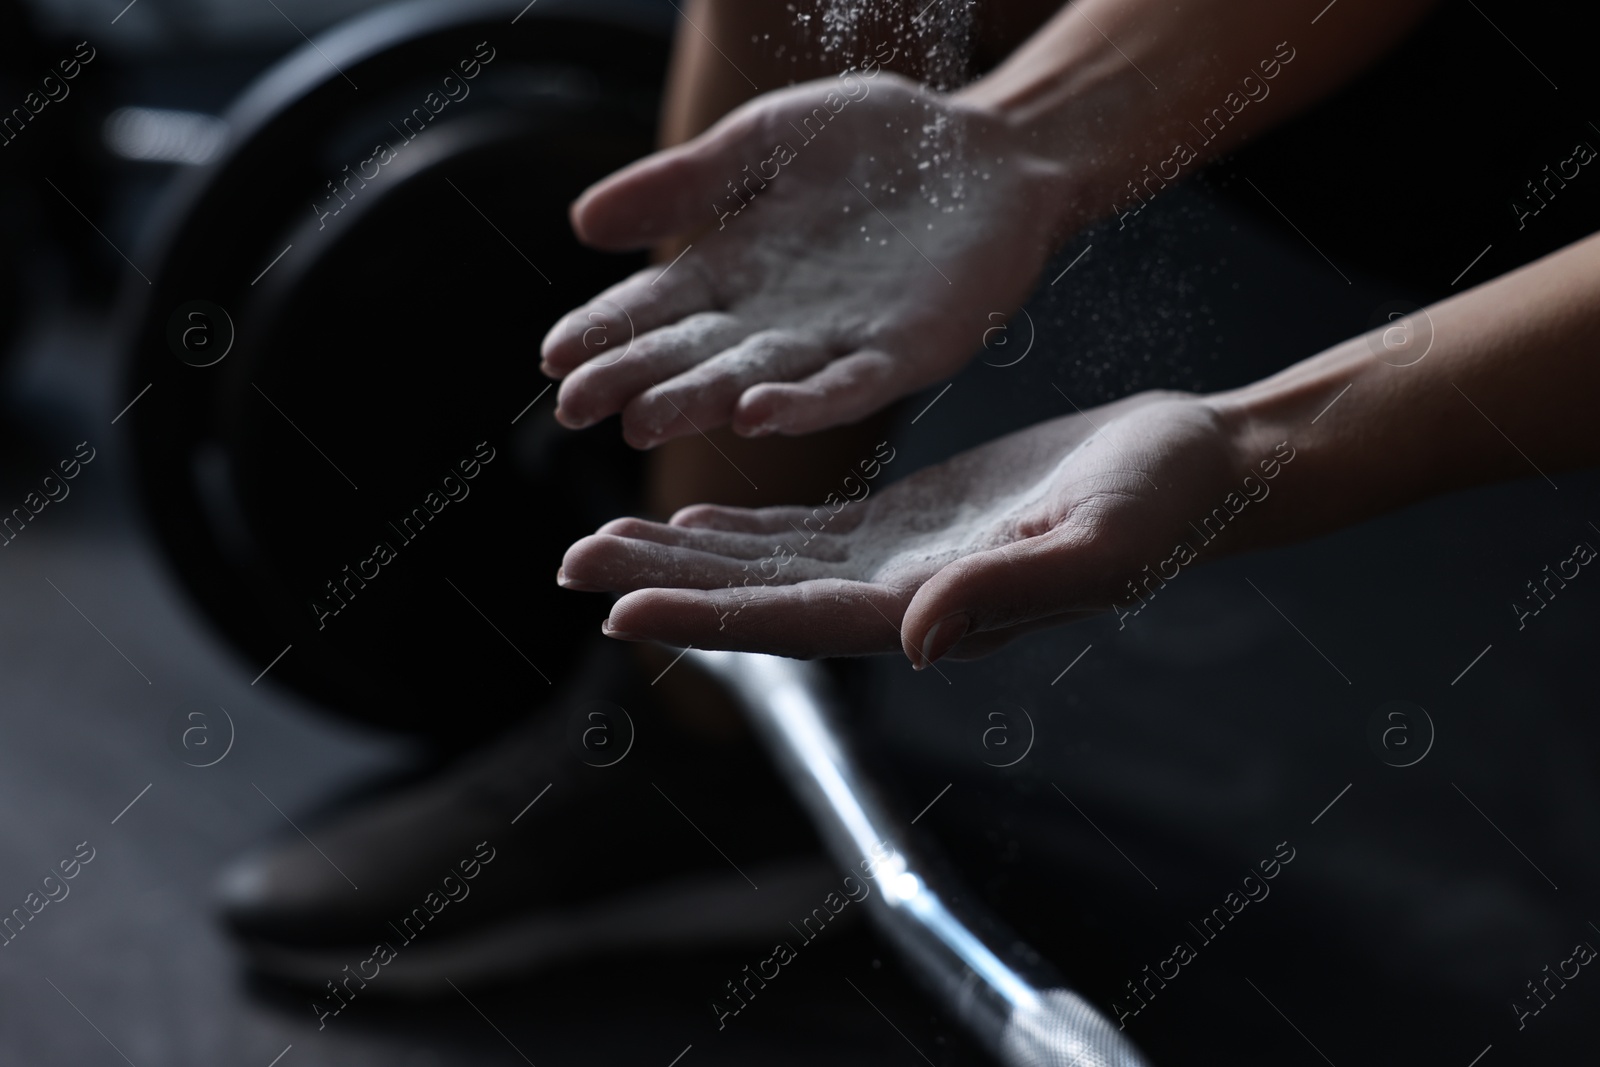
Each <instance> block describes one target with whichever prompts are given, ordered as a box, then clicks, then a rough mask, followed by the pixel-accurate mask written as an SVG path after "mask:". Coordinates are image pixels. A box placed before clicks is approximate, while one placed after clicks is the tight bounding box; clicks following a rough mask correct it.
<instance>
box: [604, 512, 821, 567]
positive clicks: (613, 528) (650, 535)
mask: <svg viewBox="0 0 1600 1067" xmlns="http://www.w3.org/2000/svg"><path fill="white" fill-rule="evenodd" d="M595 532H596V533H599V534H606V535H609V536H611V537H623V538H628V539H630V540H634V541H654V542H655V543H656V544H659V545H676V546H678V547H680V548H692V549H695V550H696V551H699V552H710V553H712V554H714V555H718V556H727V557H728V558H730V559H739V560H768V559H774V560H779V561H782V560H786V559H787V558H789V557H792V556H799V555H804V556H810V557H811V558H812V559H821V560H827V561H830V562H837V561H839V560H843V559H844V558H845V551H844V546H843V545H841V544H840V543H839V541H838V540H837V539H836V538H826V539H817V538H813V539H812V540H810V541H809V542H808V541H807V540H805V539H804V538H803V537H797V536H796V535H795V532H794V531H780V532H779V533H777V534H772V535H767V534H760V533H740V532H736V531H728V530H714V529H693V528H691V527H685V526H669V525H667V524H666V523H660V522H648V521H646V520H644V519H632V518H625V519H612V520H611V521H610V522H608V523H606V524H605V525H604V526H602V527H600V529H599V530H597V531H595Z"/></svg>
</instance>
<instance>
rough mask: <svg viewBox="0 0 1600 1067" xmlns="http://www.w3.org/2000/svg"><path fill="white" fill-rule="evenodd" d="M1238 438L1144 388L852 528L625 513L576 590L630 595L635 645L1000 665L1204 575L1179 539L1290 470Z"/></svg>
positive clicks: (805, 521) (577, 552) (1051, 425)
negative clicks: (1025, 637)
mask: <svg viewBox="0 0 1600 1067" xmlns="http://www.w3.org/2000/svg"><path fill="white" fill-rule="evenodd" d="M1235 440H1236V434H1235V432H1234V431H1233V430H1231V429H1230V428H1229V427H1228V425H1227V424H1226V423H1225V422H1224V420H1223V418H1222V417H1221V416H1219V415H1218V413H1217V411H1216V410H1215V409H1214V408H1213V407H1212V406H1211V405H1210V404H1209V403H1208V402H1206V401H1204V400H1201V399H1199V398H1194V397H1188V396H1183V395H1181V394H1172V393H1165V394H1143V395H1140V396H1135V397H1130V398H1128V399H1126V400H1122V401H1118V402H1116V403H1114V404H1108V405H1106V406H1104V407H1100V408H1095V409H1093V410H1091V411H1089V412H1087V413H1084V414H1081V415H1072V416H1068V417H1065V418H1060V419H1055V420H1053V421H1051V422H1045V423H1040V424H1039V425H1036V426H1033V427H1030V428H1028V429H1026V430H1022V431H1020V432H1018V433H1014V434H1011V435H1009V436H1007V437H1003V438H1000V439H999V440H996V441H992V442H990V443H988V444H986V445H983V446H982V447H980V448H976V449H973V450H972V451H970V452H966V453H963V454H961V455H959V456H957V457H955V458H954V459H951V460H949V461H947V462H945V463H941V464H939V465H938V466H935V467H930V468H928V469H926V470H923V471H919V472H918V473H916V474H914V475H912V476H910V477H908V478H906V479H905V480H903V481H901V482H899V483H897V484H895V485H893V486H890V487H888V488H885V489H883V490H881V491H880V492H876V493H871V494H870V495H868V496H866V497H864V498H863V499H862V500H861V502H860V503H852V504H848V505H846V506H844V507H843V508H842V509H840V510H838V512H837V514H834V513H833V509H830V508H829V507H826V506H824V507H820V508H817V509H807V508H802V507H784V508H764V509H760V510H745V509H740V508H725V507H713V506H709V505H697V506H695V507H691V508H686V509H684V510H683V511H680V512H678V514H676V515H674V516H673V517H672V521H671V523H670V524H668V525H663V524H660V523H654V522H645V521H643V520H639V519H618V520H615V521H613V522H610V523H607V524H606V525H605V526H603V527H601V529H600V531H599V532H598V533H596V534H593V535H591V536H589V537H586V538H584V539H583V540H581V541H579V542H578V543H577V544H575V545H573V546H572V547H571V548H570V549H568V550H567V554H566V558H565V559H564V560H563V563H562V570H561V573H560V574H559V575H558V576H557V579H558V581H560V582H561V583H562V584H563V585H566V586H568V587H569V588H577V589H586V590H606V591H612V592H623V593H626V594H627V595H626V596H624V597H622V598H621V599H620V600H618V601H617V603H616V605H615V606H614V607H613V608H612V609H611V617H610V619H609V620H608V621H607V624H606V626H607V632H608V633H610V634H611V635H612V636H615V637H621V638H624V639H634V640H656V641H663V642H666V643H668V644H673V645H690V644H692V645H694V646H695V647H696V648H710V649H719V648H720V649H737V650H741V651H748V652H767V653H775V654H778V655H786V656H797V657H813V656H841V655H859V654H863V653H874V652H888V651H893V650H895V649H900V650H901V651H903V652H904V653H905V655H906V656H907V657H908V658H909V659H910V660H911V662H912V663H913V665H915V666H918V667H921V666H924V665H926V663H928V662H931V661H935V660H938V659H939V658H940V657H941V656H943V655H945V654H946V653H948V652H951V651H954V652H955V653H956V654H957V655H958V656H976V655H982V654H985V653H987V652H989V651H992V650H993V649H995V648H997V647H999V646H1000V645H1002V644H1004V643H1005V642H1007V641H1009V640H1011V639H1012V638H1013V637H1016V636H1018V635H1019V634H1022V633H1024V632H1027V631H1029V630H1032V629H1037V628H1038V627H1040V626H1045V625H1052V624H1055V623H1059V622H1063V621H1066V620H1069V619H1072V618H1076V617H1080V616H1085V615H1090V614H1094V613H1096V612H1102V611H1106V610H1108V609H1110V608H1111V607H1112V606H1113V604H1116V605H1118V607H1117V608H1116V610H1117V611H1118V613H1119V614H1126V613H1129V612H1131V611H1136V610H1138V609H1139V607H1140V605H1141V604H1142V601H1141V600H1139V599H1138V598H1137V597H1136V596H1135V594H1134V592H1133V590H1134V588H1135V586H1137V587H1138V588H1139V589H1140V591H1141V592H1143V591H1144V590H1145V589H1146V588H1147V587H1146V586H1144V585H1143V584H1142V583H1144V582H1146V581H1151V582H1154V581H1158V580H1159V578H1155V579H1153V578H1151V576H1152V575H1155V574H1156V573H1157V571H1158V570H1163V569H1164V570H1165V571H1166V575H1165V577H1166V578H1167V579H1168V580H1170V579H1171V578H1172V577H1174V576H1175V571H1174V570H1173V569H1172V568H1173V567H1174V566H1176V567H1182V566H1186V565H1187V564H1188V562H1191V561H1192V559H1189V558H1184V557H1183V556H1182V554H1180V553H1176V552H1175V548H1174V546H1175V545H1177V544H1180V543H1183V544H1187V545H1189V546H1191V549H1192V550H1193V551H1192V552H1191V556H1192V555H1193V554H1194V552H1198V551H1199V550H1202V549H1203V548H1204V546H1205V545H1206V543H1207V542H1206V541H1205V539H1204V537H1202V535H1201V531H1200V528H1199V526H1198V525H1191V523H1194V524H1199V523H1202V522H1203V521H1204V520H1206V519H1207V518H1209V517H1211V516H1212V513H1213V509H1216V508H1224V514H1227V509H1226V507H1225V503H1227V504H1228V505H1231V506H1237V507H1239V508H1240V509H1241V510H1242V507H1243V505H1239V504H1238V503H1237V502H1238V501H1241V500H1244V499H1245V498H1246V496H1248V497H1249V498H1250V499H1252V500H1253V499H1264V498H1265V496H1266V491H1263V490H1262V489H1261V488H1260V487H1263V486H1265V485H1266V483H1265V482H1263V481H1262V480H1261V479H1263V478H1268V477H1272V476H1276V474H1277V473H1278V472H1279V469H1280V468H1279V466H1277V465H1276V464H1275V465H1274V466H1273V467H1272V468H1271V474H1270V475H1269V474H1267V473H1266V471H1267V467H1266V465H1265V464H1263V465H1262V469H1261V470H1260V471H1257V470H1255V468H1253V467H1248V466H1247V465H1246V464H1245V463H1241V462H1240V461H1239V460H1238V459H1237V458H1236V456H1237V455H1239V454H1241V452H1242V451H1243V450H1242V449H1241V448H1240V447H1238V446H1237V445H1236V444H1235ZM1267 455H1269V456H1270V455H1271V450H1270V447H1269V449H1268V453H1267ZM1259 458H1260V457H1255V456H1253V455H1252V456H1251V457H1250V460H1251V462H1254V461H1255V460H1257V459H1259ZM1278 458H1279V459H1283V456H1282V455H1280V456H1279V457H1278ZM1292 458H1293V455H1292V450H1290V452H1289V454H1288V459H1284V460H1283V461H1284V462H1288V460H1290V459H1292ZM1248 475H1254V477H1253V478H1250V480H1249V481H1247V480H1246V478H1247V476H1248ZM1252 485H1255V486H1257V488H1256V489H1254V490H1253V489H1251V486H1252ZM1267 491H1270V489H1268V490H1267ZM1257 493H1259V494H1260V496H1259V497H1257V495H1256V494H1257ZM1230 495H1231V499H1230ZM818 530H820V531H821V532H820V533H818V532H816V531H818ZM1211 536H1215V534H1214V533H1213V534H1211ZM1230 537H1231V531H1230ZM1233 539H1234V540H1236V538H1233ZM1147 566H1148V568H1149V570H1146V569H1145V568H1146V567H1147ZM1148 588H1150V589H1154V588H1157V586H1155V585H1154V584H1152V585H1151V586H1149V587H1148Z"/></svg>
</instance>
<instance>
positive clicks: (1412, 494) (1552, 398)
mask: <svg viewBox="0 0 1600 1067" xmlns="http://www.w3.org/2000/svg"><path fill="white" fill-rule="evenodd" d="M1385 329H1388V330H1392V331H1394V332H1393V333H1391V334H1389V335H1388V337H1387V343H1386V337H1385ZM1430 334H1431V345H1430V344H1429V343H1428V339H1429V336H1430ZM1424 353H1425V354H1424ZM1419 356H1420V357H1421V358H1420V360H1419V359H1418V357H1419ZM1413 360H1418V361H1417V362H1412V361H1413ZM1396 364H1400V365H1396ZM1597 401H1600V234H1597V235H1595V236H1591V237H1589V238H1586V239H1584V240H1583V241H1580V242H1578V243H1576V244H1574V245H1570V246H1568V247H1567V248H1565V249H1562V250H1561V251H1559V252H1556V253H1554V254H1552V255H1549V256H1546V257H1545V258H1544V259H1541V260H1538V261H1536V262H1534V263H1531V264H1529V265H1528V266H1525V267H1523V268H1521V269H1519V270H1516V271H1513V272H1511V273H1510V274H1506V275H1503V276H1502V277H1500V278H1497V279H1495V280H1494V281H1491V282H1488V283H1485V284H1484V285H1480V286H1478V287H1477V288H1475V289H1472V290H1470V291H1468V292H1466V293H1463V294H1461V295H1459V296H1455V297H1452V298H1450V299H1449V300H1445V301H1443V302H1441V303H1439V304H1435V305H1433V306H1432V307H1429V308H1427V309H1425V311H1423V312H1419V313H1417V314H1415V315H1413V316H1411V317H1410V318H1409V319H1408V320H1404V319H1403V320H1396V321H1395V322H1394V323H1393V324H1391V325H1390V326H1389V327H1387V328H1385V327H1380V328H1378V329H1377V330H1374V331H1373V332H1372V333H1370V334H1366V335H1363V336H1360V337H1357V338H1354V339H1352V340H1350V341H1347V342H1345V343H1343V344H1340V345H1337V346H1335V347H1334V348H1331V349H1329V350H1328V351H1326V352H1323V353H1322V354H1320V355H1318V356H1314V357H1312V358H1311V359H1308V360H1305V361H1303V362H1301V363H1298V364H1296V365H1294V366H1292V367H1290V368H1288V369H1287V370H1284V371H1282V372H1281V373H1279V374H1276V375H1274V376H1272V377H1271V378H1267V379H1265V380H1263V381H1261V382H1257V383H1255V384H1253V385H1250V386H1246V387H1245V388H1243V389H1239V390H1234V391H1231V392H1228V393H1224V394H1220V395H1217V396H1214V397H1211V398H1209V401H1208V403H1209V404H1210V405H1211V406H1212V407H1213V408H1214V409H1215V410H1217V411H1218V412H1219V414H1220V415H1221V416H1222V418H1223V420H1224V421H1225V423H1226V424H1227V425H1228V426H1229V428H1230V434H1231V436H1232V437H1233V439H1234V440H1235V441H1236V442H1237V446H1236V451H1237V453H1238V456H1239V458H1240V463H1241V466H1242V467H1249V466H1251V465H1252V464H1253V463H1254V462H1255V460H1256V459H1257V458H1259V457H1265V456H1269V455H1271V453H1272V449H1273V446H1274V445H1276V444H1277V443H1278V442H1281V441H1288V442H1289V443H1290V445H1291V446H1292V447H1293V448H1294V449H1295V452H1296V455H1295V459H1294V465H1293V468H1292V470H1290V471H1286V472H1285V475H1286V476H1285V477H1282V478H1280V479H1278V481H1277V482H1275V483H1274V488H1273V495H1274V497H1276V498H1277V499H1278V503H1277V504H1276V505H1275V506H1274V507H1272V508H1270V509H1263V510H1262V512H1261V513H1260V516H1259V519H1258V520H1257V521H1256V522H1254V523H1252V524H1250V526H1249V527H1248V528H1242V529H1241V531H1240V539H1239V541H1238V542H1237V543H1236V544H1234V545H1233V546H1231V547H1232V548H1233V549H1235V550H1237V549H1240V548H1252V547H1263V546H1266V545H1270V544H1276V543H1281V542H1286V541H1292V540H1297V539H1300V538H1303V537H1308V536H1314V535H1316V534H1319V533H1322V532H1324V531H1327V530H1331V529H1335V528H1337V527H1339V526H1344V525H1348V524H1349V523H1352V522H1356V521H1359V520H1360V519H1363V518H1366V517H1367V516H1369V515H1373V514H1377V513H1380V512H1383V511H1386V510H1389V509H1391V508H1394V507H1398V506H1400V505H1403V504H1405V503H1408V502H1410V501H1413V500H1417V499H1421V498H1423V497H1427V496H1431V495H1434V494H1436V493H1441V492H1446V491H1448V490H1451V489H1456V488H1461V487H1464V486H1468V485H1473V484H1479V483H1483V482H1490V481H1496V480H1500V479H1505V478H1520V477H1540V476H1544V477H1550V476H1553V475H1555V474H1557V473H1558V472H1560V471H1561V470H1564V469H1567V468H1571V467H1575V466H1585V465H1592V464H1595V463H1597V462H1600V435H1597V434H1596V433H1595V432H1594V430H1593V426H1594V425H1595V413H1594V411H1595V404H1596V402H1597Z"/></svg>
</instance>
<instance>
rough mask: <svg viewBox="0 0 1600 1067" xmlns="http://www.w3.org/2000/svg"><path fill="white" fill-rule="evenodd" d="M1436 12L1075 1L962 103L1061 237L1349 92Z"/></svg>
mask: <svg viewBox="0 0 1600 1067" xmlns="http://www.w3.org/2000/svg"><path fill="white" fill-rule="evenodd" d="M1433 3H1434V0H1339V3H1338V6H1337V7H1333V8H1332V9H1331V10H1327V11H1325V12H1324V13H1323V15H1322V16H1321V17H1319V19H1318V21H1317V23H1316V24H1315V25H1312V24H1311V18H1312V16H1311V15H1310V14H1308V13H1307V11H1306V10H1305V9H1304V8H1303V7H1300V6H1298V5H1294V6H1286V5H1284V4H1283V3H1282V2H1281V0H1185V2H1182V3H1180V4H1179V5H1178V6H1177V7H1176V8H1174V6H1173V5H1172V4H1171V3H1170V0H1077V2H1076V3H1072V4H1070V5H1068V6H1066V7H1064V8H1063V9H1062V10H1061V11H1060V12H1059V13H1058V14H1057V15H1056V16H1055V17H1054V18H1053V19H1051V21H1050V22H1049V23H1047V24H1046V25H1045V26H1044V27H1043V28H1042V29H1040V30H1039V31H1038V32H1037V33H1035V34H1034V35H1033V37H1032V38H1030V39H1029V40H1028V41H1027V43H1025V44H1024V45H1023V46H1022V47H1020V48H1019V49H1017V51H1016V52H1015V53H1014V54H1013V55H1012V56H1011V57H1010V58H1009V59H1008V60H1007V61H1006V62H1005V63H1003V64H1002V65H1001V66H1000V67H999V68H997V69H996V70H995V71H994V72H993V73H991V74H990V75H988V76H987V77H984V78H982V79H980V80H979V81H977V82H975V83H973V84H972V85H970V86H968V87H967V88H965V89H963V90H961V91H960V92H959V93H957V94H956V99H957V100H959V101H961V102H964V103H967V104H969V105H971V106H973V107H976V108H979V109H982V110H985V111H988V112H991V113H994V114H998V115H1000V116H1002V117H1004V119H1005V120H1006V121H1007V122H1009V123H1011V124H1013V125H1014V126H1015V127H1016V128H1017V129H1018V131H1019V132H1020V133H1021V134H1022V135H1023V137H1024V138H1025V139H1026V142H1027V143H1028V144H1029V145H1030V148H1031V151H1032V152H1033V153H1034V154H1035V156H1036V157H1037V158H1036V162H1037V163H1039V164H1041V169H1042V170H1043V171H1045V172H1047V175H1048V178H1047V180H1048V181H1050V182H1051V183H1052V184H1053V185H1054V189H1053V200H1054V203H1055V204H1056V205H1057V207H1058V218H1057V219H1056V220H1055V222H1056V224H1057V228H1058V229H1059V230H1060V231H1062V233H1063V234H1065V233H1068V232H1071V231H1072V230H1074V229H1076V228H1078V227H1080V226H1082V225H1084V224H1086V223H1088V222H1090V221H1093V220H1094V219H1096V218H1099V217H1103V216H1105V215H1108V214H1113V213H1114V214H1118V215H1126V214H1127V213H1129V212H1133V211H1137V210H1139V209H1140V207H1141V206H1142V204H1143V203H1145V202H1147V201H1148V200H1149V199H1150V198H1151V197H1152V196H1154V195H1155V194H1157V193H1159V192H1160V190H1161V189H1162V188H1164V187H1165V186H1166V185H1168V184H1170V183H1172V182H1175V181H1179V180H1181V179H1182V178H1184V177H1187V176H1188V175H1189V174H1192V173H1193V172H1194V170H1195V169H1196V168H1197V167H1198V166H1199V165H1200V164H1202V163H1204V162H1205V161H1207V160H1209V159H1212V158H1215V157H1216V156H1218V155H1220V154H1222V153H1224V152H1227V151H1228V150H1230V149H1232V148H1235V147H1237V146H1238V145H1239V144H1240V143H1241V142H1242V141H1244V140H1245V139H1247V138H1249V137H1250V136H1252V135H1254V134H1256V133H1259V132H1261V131H1263V130H1265V129H1267V128H1269V127H1271V126H1273V125H1274V124H1276V123H1278V122H1281V121H1282V120H1283V119H1285V118H1286V117H1288V116H1289V115H1291V114H1293V113H1294V112H1296V111H1299V110H1301V109H1302V108H1304V107H1306V106H1307V105H1309V104H1310V103H1312V102H1314V101H1316V100H1318V99H1320V98H1321V97H1322V96H1324V95H1326V94H1327V93H1328V92H1330V91H1331V90H1333V89H1334V88H1336V87H1337V86H1339V85H1341V84H1342V83H1344V82H1345V81H1348V80H1349V79H1350V78H1352V77H1353V76H1354V75H1355V74H1356V73H1357V72H1359V71H1360V70H1361V69H1362V68H1363V67H1364V66H1366V65H1367V64H1368V63H1369V62H1371V61H1372V60H1373V59H1374V58H1376V57H1377V56H1379V55H1380V54H1382V53H1383V52H1384V51H1385V50H1386V49H1388V48H1389V47H1390V46H1391V45H1392V44H1394V42H1395V41H1396V40H1398V39H1399V38H1400V37H1401V36H1402V35H1403V34H1404V33H1405V32H1406V31H1407V30H1408V29H1409V28H1410V27H1411V26H1412V25H1413V24H1415V23H1416V22H1417V20H1418V19H1419V18H1420V17H1421V16H1422V15H1423V14H1424V13H1425V12H1426V11H1427V9H1428V8H1430V7H1431V6H1433Z"/></svg>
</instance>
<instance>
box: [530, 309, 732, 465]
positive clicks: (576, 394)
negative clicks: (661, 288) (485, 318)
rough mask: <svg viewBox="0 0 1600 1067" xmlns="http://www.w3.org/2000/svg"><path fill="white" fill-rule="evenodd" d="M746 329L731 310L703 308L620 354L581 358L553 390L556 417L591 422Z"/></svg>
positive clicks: (574, 423) (576, 425) (579, 425)
mask: <svg viewBox="0 0 1600 1067" xmlns="http://www.w3.org/2000/svg"><path fill="white" fill-rule="evenodd" d="M749 332H750V330H749V327H748V326H745V325H743V324H742V323H741V322H739V320H737V319H735V318H734V317H733V316H731V315H725V314H723V313H721V312H716V311H708V312H702V313H700V314H698V315H690V316H689V317H688V318H686V319H684V320H683V321H682V322H675V323H673V324H672V325H670V326H663V327H662V328H661V329H659V330H656V331H654V332H652V333H647V334H645V335H644V336H642V337H639V338H637V339H635V340H634V342H633V344H632V345H631V346H630V347H629V348H628V349H627V350H625V351H624V352H623V353H622V354H621V355H619V356H614V357H611V358H610V359H608V360H604V361H602V360H594V361H591V362H589V363H585V364H584V365H583V366H581V367H579V368H578V369H577V370H575V371H573V372H572V373H571V374H570V375H568V376H567V379H566V380H565V381H563V382H562V383H561V391H560V392H559V393H557V394H556V396H557V399H558V403H557V406H556V418H557V419H559V420H560V421H561V423H562V425H564V426H568V427H570V428H572V429H574V430H581V429H583V427H585V426H590V425H593V424H594V423H596V422H599V421H600V420H601V419H603V418H605V417H606V416H608V415H614V414H616V413H617V412H618V411H621V410H622V409H623V408H624V407H625V406H627V404H628V402H629V401H630V400H632V399H633V398H634V397H636V396H638V395H639V394H640V393H642V392H644V391H645V390H646V389H649V388H650V387H651V386H653V385H655V384H656V383H658V382H661V381H663V380H665V379H667V378H672V377H675V376H677V375H679V374H682V373H683V372H684V371H686V370H689V369H690V368H692V367H694V366H696V365H697V364H699V363H702V362H704V361H705V360H707V359H710V358H711V357H712V356H714V355H716V354H717V353H718V352H720V351H722V350H723V349H724V348H727V347H728V346H729V345H732V344H737V343H738V342H739V341H741V340H743V338H744V335H745V334H747V333H749ZM641 447H642V446H641Z"/></svg>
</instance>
